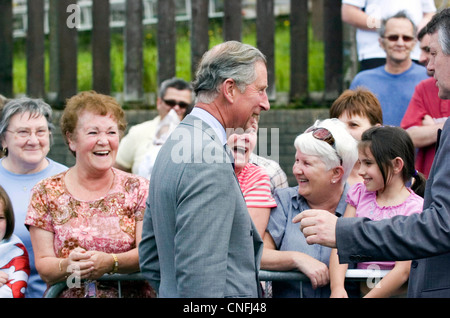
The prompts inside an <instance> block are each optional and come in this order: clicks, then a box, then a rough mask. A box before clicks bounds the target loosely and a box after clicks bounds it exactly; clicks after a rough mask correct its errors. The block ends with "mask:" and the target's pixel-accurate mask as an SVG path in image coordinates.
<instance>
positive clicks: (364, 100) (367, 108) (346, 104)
mask: <svg viewBox="0 0 450 318" xmlns="http://www.w3.org/2000/svg"><path fill="white" fill-rule="evenodd" d="M344 112H347V113H348V115H349V116H354V115H357V116H361V117H366V118H367V119H368V120H369V122H370V124H371V125H372V126H375V125H376V124H383V112H382V110H381V105H380V102H379V101H378V98H377V97H376V96H375V95H374V94H373V93H372V92H370V91H369V90H367V89H363V88H360V87H358V88H356V89H355V90H350V89H347V90H345V91H344V92H343V93H342V94H341V95H340V96H339V97H338V98H337V99H336V100H335V101H334V102H333V104H332V105H331V108H330V117H331V118H339V116H341V115H342V114H343V113H344Z"/></svg>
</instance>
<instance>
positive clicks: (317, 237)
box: [292, 210, 337, 247]
mask: <svg viewBox="0 0 450 318" xmlns="http://www.w3.org/2000/svg"><path fill="white" fill-rule="evenodd" d="M292 222H293V223H298V222H300V230H301V231H302V232H303V235H305V238H306V242H307V243H308V244H320V245H324V246H328V247H336V223H337V217H336V216H335V215H333V214H331V213H330V212H328V211H325V210H305V211H303V212H302V213H300V214H299V215H297V216H295V217H294V219H293V220H292Z"/></svg>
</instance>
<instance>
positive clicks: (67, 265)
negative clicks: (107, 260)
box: [30, 226, 93, 285]
mask: <svg viewBox="0 0 450 318" xmlns="http://www.w3.org/2000/svg"><path fill="white" fill-rule="evenodd" d="M30 236H31V243H32V245H33V251H34V256H35V264H36V269H37V271H38V272H39V275H40V276H41V277H42V279H43V280H44V281H45V282H46V283H47V284H49V285H52V284H55V283H57V282H60V281H64V280H65V279H67V277H68V276H69V275H70V274H71V273H73V274H75V275H77V276H79V277H80V278H89V274H90V273H91V271H92V267H93V262H92V261H90V260H89V258H90V256H91V255H90V254H89V253H88V252H86V251H85V250H83V249H81V248H76V249H75V250H73V251H72V252H71V253H70V254H69V257H68V258H58V257H56V255H55V252H54V251H53V238H54V235H53V233H52V232H49V231H46V230H43V229H40V228H37V227H35V226H30Z"/></svg>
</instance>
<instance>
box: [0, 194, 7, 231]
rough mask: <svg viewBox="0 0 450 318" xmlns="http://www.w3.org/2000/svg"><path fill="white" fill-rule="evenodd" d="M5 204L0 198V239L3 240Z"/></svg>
mask: <svg viewBox="0 0 450 318" xmlns="http://www.w3.org/2000/svg"><path fill="white" fill-rule="evenodd" d="M4 211H5V204H4V203H3V201H2V200H0V240H3V238H4V237H5V233H6V218H5V212H4Z"/></svg>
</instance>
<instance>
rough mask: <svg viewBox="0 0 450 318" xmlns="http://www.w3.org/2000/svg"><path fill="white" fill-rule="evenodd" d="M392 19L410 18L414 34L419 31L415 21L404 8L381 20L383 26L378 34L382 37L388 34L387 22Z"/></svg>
mask: <svg viewBox="0 0 450 318" xmlns="http://www.w3.org/2000/svg"><path fill="white" fill-rule="evenodd" d="M390 19H406V20H409V22H411V24H412V26H413V35H414V36H415V35H416V33H417V26H416V25H415V24H414V21H413V20H412V19H411V18H410V17H409V16H408V14H407V13H406V11H404V10H402V11H399V12H397V13H396V14H395V15H393V16H391V17H388V18H386V19H383V21H381V27H380V29H379V30H378V34H379V35H380V37H383V36H384V35H385V34H386V24H387V22H388V21H389V20H390Z"/></svg>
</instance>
